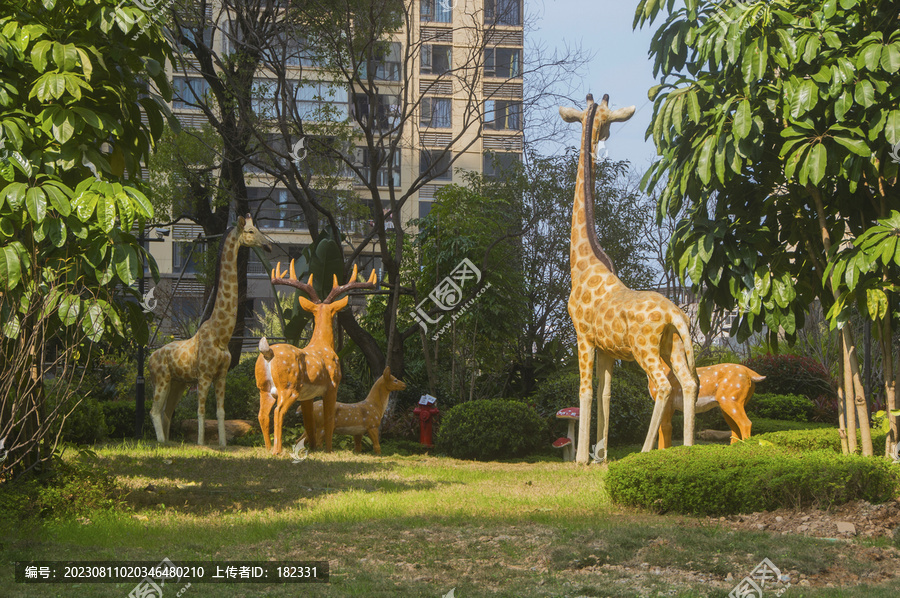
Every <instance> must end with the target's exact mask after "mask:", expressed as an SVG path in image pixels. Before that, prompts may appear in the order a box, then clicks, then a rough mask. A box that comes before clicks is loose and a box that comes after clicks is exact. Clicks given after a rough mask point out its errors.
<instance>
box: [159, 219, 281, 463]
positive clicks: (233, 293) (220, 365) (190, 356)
mask: <svg viewBox="0 0 900 598" xmlns="http://www.w3.org/2000/svg"><path fill="white" fill-rule="evenodd" d="M241 247H262V248H264V249H265V250H266V251H271V247H270V246H269V244H268V242H267V241H266V238H265V237H264V236H263V234H262V233H261V232H259V229H257V228H256V227H255V226H254V225H253V221H252V220H251V219H250V215H249V214H247V216H241V217H239V218H238V222H237V226H235V227H233V228H231V229H229V230H228V231H226V233H225V237H224V239H223V240H222V243H221V245H220V246H219V262H218V268H217V270H216V285H215V290H214V302H213V311H212V314H211V315H210V317H209V319H208V320H206V321H204V322H203V323H202V324H200V329H199V330H197V334H195V335H194V336H192V337H191V338H189V339H186V340H180V341H173V342H171V343H169V344H168V345H165V346H164V347H161V348H159V349H157V350H156V351H155V352H154V353H153V355H151V356H150V361H149V363H148V369H149V372H150V377H151V378H152V380H153V383H154V391H153V407H152V408H151V410H150V418H151V419H152V420H153V427H154V428H155V429H156V439H157V440H158V441H159V442H165V441H166V440H168V439H169V428H170V427H171V424H172V413H173V412H174V411H175V406H176V405H177V404H178V401H179V400H180V399H181V396H182V394H184V391H185V389H186V388H187V387H188V385H189V384H191V383H193V382H197V390H198V394H197V426H198V429H197V444H205V438H204V429H205V425H204V424H205V423H206V422H205V415H206V395H207V393H208V392H209V387H210V386H211V385H212V384H215V391H216V418H217V419H218V424H219V444H220V445H221V446H225V375H226V374H227V373H228V366H229V364H230V363H231V353H230V352H229V351H228V342H229V341H230V340H231V335H232V334H234V325H235V324H236V323H237V311H238V280H237V257H238V249H240V248H241Z"/></svg>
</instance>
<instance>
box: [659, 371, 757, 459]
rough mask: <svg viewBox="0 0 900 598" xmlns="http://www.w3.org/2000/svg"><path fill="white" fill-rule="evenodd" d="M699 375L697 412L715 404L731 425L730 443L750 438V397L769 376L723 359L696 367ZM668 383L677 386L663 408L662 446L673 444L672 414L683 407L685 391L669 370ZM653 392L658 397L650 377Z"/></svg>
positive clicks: (709, 408) (660, 441) (666, 446)
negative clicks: (713, 363)
mask: <svg viewBox="0 0 900 598" xmlns="http://www.w3.org/2000/svg"><path fill="white" fill-rule="evenodd" d="M697 376H698V377H699V379H700V390H699V392H698V394H697V408H696V413H703V412H705V411H709V410H711V409H713V408H714V407H715V406H716V405H718V406H719V408H720V409H721V410H722V416H723V417H724V418H725V423H727V424H728V427H729V428H731V444H734V443H735V442H740V441H741V440H747V439H748V438H750V428H751V426H752V423H751V421H750V418H748V417H747V411H746V407H747V401H749V400H750V397H752V396H753V392H754V390H756V383H757V382H762V381H763V380H765V379H766V377H765V376H760V375H759V374H757V373H756V372H754V371H753V370H751V369H750V368H748V367H747V366H745V365H741V364H738V363H720V364H718V365H711V366H709V367H703V368H697ZM669 384H671V385H672V387H673V388H674V389H675V393H674V397H673V399H674V400H673V401H672V403H670V404H669V405H667V406H666V409H665V410H664V411H663V416H662V422H661V423H660V426H659V448H661V449H663V448H669V447H670V446H672V415H673V414H674V413H675V411H676V410H678V411H684V396H683V395H684V393H683V392H682V391H681V386H680V385H679V384H678V379H677V378H676V377H675V375H674V374H673V373H672V372H671V371H669ZM648 386H649V389H650V396H652V397H653V398H654V400H655V399H656V398H657V393H656V385H655V384H653V380H652V379H649V380H648Z"/></svg>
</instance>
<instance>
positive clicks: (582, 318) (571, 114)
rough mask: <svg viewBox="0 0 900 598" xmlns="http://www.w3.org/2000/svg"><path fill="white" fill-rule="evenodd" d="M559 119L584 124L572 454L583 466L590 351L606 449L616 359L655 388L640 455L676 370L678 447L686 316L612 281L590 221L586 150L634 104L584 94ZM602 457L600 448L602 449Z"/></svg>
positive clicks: (690, 423)
mask: <svg viewBox="0 0 900 598" xmlns="http://www.w3.org/2000/svg"><path fill="white" fill-rule="evenodd" d="M559 114H560V116H561V117H562V118H563V120H565V121H566V122H580V123H582V127H583V136H582V141H581V152H580V155H579V162H578V175H577V176H578V178H577V179H576V181H575V204H574V207H573V208H572V241H571V245H570V250H569V262H570V266H571V269H572V292H571V294H570V295H569V305H568V308H569V316H570V317H571V318H572V322H573V324H574V325H575V334H576V335H577V338H578V367H579V373H580V378H581V384H580V388H579V403H580V408H581V417H580V419H579V422H578V424H579V425H578V450H577V452H576V455H575V461H576V462H578V463H587V462H588V457H589V451H588V447H589V446H590V422H591V402H592V399H593V397H592V394H593V393H592V391H593V388H592V386H593V380H592V370H593V366H594V357H595V355H594V353H595V352H596V354H597V355H596V357H597V371H598V374H599V378H600V383H599V386H598V388H597V395H598V399H599V400H598V403H600V404H598V412H597V443H598V444H601V443H602V446H604V447H605V446H606V443H605V440H606V438H607V433H608V431H609V402H610V393H611V390H612V387H611V385H612V368H613V364H614V363H615V361H616V360H617V359H627V360H629V361H637V362H638V364H639V365H640V366H641V368H643V370H644V371H645V372H647V375H648V376H649V377H650V378H652V379H653V380H654V382H655V384H656V387H657V392H658V398H659V399H660V400H658V401H656V404H655V405H654V408H653V418H652V420H651V422H650V430H649V431H648V433H647V439H646V441H645V442H644V447H643V450H644V451H645V452H646V451H649V450H650V449H651V448H652V445H653V441H654V440H655V439H656V434H657V430H658V429H659V425H660V421H661V419H662V413H663V408H664V407H665V406H666V404H667V403H668V402H669V401H670V400H671V395H672V393H673V390H672V385H671V384H670V383H669V379H668V376H667V373H668V371H667V370H668V368H671V369H672V370H674V371H675V375H676V377H677V378H678V381H679V383H680V384H681V387H682V388H683V389H684V393H685V401H684V443H685V444H686V445H691V444H693V442H694V404H695V403H696V399H697V374H696V372H695V371H694V350H693V345H692V344H691V336H690V327H689V322H688V319H687V316H686V315H685V314H684V312H683V311H681V310H680V309H678V308H677V307H676V306H675V305H674V304H673V303H672V302H671V301H669V300H668V299H666V298H665V297H663V296H662V295H660V294H659V293H654V292H650V291H633V290H631V289H629V288H628V287H626V286H625V285H624V284H622V281H620V280H619V278H618V277H617V276H616V273H615V267H614V266H613V263H612V260H611V259H610V258H609V256H608V255H606V253H605V252H604V251H603V248H602V247H600V243H599V241H598V240H597V230H596V228H595V224H594V176H593V169H592V168H593V153H594V152H593V150H594V148H595V147H596V145H597V142H599V141H601V140H604V139H607V138H608V137H609V125H610V123H613V122H623V121H626V120H628V119H629V118H631V116H632V115H633V114H634V106H630V107H628V108H619V109H618V110H610V109H609V96H608V95H605V96H603V100H602V101H601V102H600V103H599V104H595V103H594V98H593V96H591V95H588V96H587V108H586V109H585V110H580V111H579V110H576V109H575V108H564V107H560V109H559ZM602 450H603V454H602V455H599V456H600V457H605V456H606V449H605V448H603V449H602Z"/></svg>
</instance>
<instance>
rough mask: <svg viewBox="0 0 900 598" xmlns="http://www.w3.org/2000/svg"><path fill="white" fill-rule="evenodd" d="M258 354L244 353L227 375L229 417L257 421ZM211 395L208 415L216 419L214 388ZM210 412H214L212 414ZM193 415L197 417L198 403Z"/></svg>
mask: <svg viewBox="0 0 900 598" xmlns="http://www.w3.org/2000/svg"><path fill="white" fill-rule="evenodd" d="M258 356H259V354H258V353H253V354H248V355H242V356H241V361H240V363H238V364H237V365H236V366H234V368H232V369H231V370H230V371H229V372H228V375H227V376H225V417H226V418H228V419H249V420H250V421H256V417H257V415H258V414H259V389H258V388H256V358H257V357H258ZM209 396H210V399H207V400H212V410H210V408H209V406H207V409H206V415H207V416H209V417H210V418H211V419H214V418H215V417H216V408H215V405H216V403H215V391H214V390H212V388H211V389H210V393H209ZM182 400H183V399H182ZM195 403H196V402H195ZM207 405H208V404H207ZM210 413H212V415H211V416H210ZM193 417H197V409H196V404H195V405H194V415H193Z"/></svg>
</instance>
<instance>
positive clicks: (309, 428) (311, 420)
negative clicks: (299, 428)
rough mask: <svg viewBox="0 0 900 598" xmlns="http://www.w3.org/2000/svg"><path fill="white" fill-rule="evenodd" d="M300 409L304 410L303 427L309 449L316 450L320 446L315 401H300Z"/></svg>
mask: <svg viewBox="0 0 900 598" xmlns="http://www.w3.org/2000/svg"><path fill="white" fill-rule="evenodd" d="M300 409H301V411H302V412H303V429H304V430H306V441H307V442H308V443H309V450H310V451H314V450H316V449H317V448H318V447H319V436H320V434H319V430H318V428H317V427H316V415H315V401H312V400H309V401H300Z"/></svg>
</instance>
